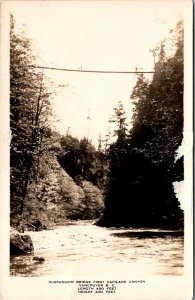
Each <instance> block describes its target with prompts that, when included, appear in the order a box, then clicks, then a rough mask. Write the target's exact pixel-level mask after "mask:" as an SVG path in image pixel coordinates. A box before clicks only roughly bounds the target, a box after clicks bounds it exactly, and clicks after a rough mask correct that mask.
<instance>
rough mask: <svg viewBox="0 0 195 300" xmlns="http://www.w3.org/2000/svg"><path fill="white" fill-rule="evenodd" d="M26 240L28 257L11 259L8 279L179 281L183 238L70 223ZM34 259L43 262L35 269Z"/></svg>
mask: <svg viewBox="0 0 195 300" xmlns="http://www.w3.org/2000/svg"><path fill="white" fill-rule="evenodd" d="M25 233H27V234H30V236H31V238H32V240H33V244H34V248H35V252H34V254H33V255H22V256H12V257H11V259H10V275H12V276H27V277H32V276H33V277H40V276H55V275H63V274H64V275H65V274H66V275H67V276H68V275H71V276H73V275H74V274H76V273H77V274H78V273H80V274H82V273H86V274H88V273H90V272H93V273H94V272H97V274H98V273H99V274H102V272H104V271H105V272H106V271H107V272H110V273H113V272H115V274H116V273H117V272H119V273H120V271H121V273H123V274H124V272H128V273H130V274H133V275H134V276H135V275H139V276H148V275H149V276H150V275H151V276H155V275H182V274H183V256H184V238H183V235H182V234H181V233H180V232H178V233H175V232H172V231H162V230H158V229H156V230H148V229H139V230H136V229H132V228H129V229H125V228H103V227H98V226H95V225H93V224H92V222H89V221H77V222H69V223H67V224H66V225H59V226H55V227H54V228H53V229H52V230H43V231H40V232H33V231H32V232H25ZM33 256H40V257H44V258H45V261H44V262H42V263H40V262H36V261H34V260H33Z"/></svg>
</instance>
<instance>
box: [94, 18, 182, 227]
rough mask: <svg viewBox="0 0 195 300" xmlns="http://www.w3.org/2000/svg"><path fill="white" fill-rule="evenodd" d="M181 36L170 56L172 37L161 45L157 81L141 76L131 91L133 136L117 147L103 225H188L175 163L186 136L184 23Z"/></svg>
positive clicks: (178, 29)
mask: <svg viewBox="0 0 195 300" xmlns="http://www.w3.org/2000/svg"><path fill="white" fill-rule="evenodd" d="M175 36H177V39H176V38H175ZM175 36H174V38H173V37H172V53H171V54H170V53H168V54H166V51H165V49H166V41H165V42H164V43H161V45H160V47H159V49H158V53H157V54H158V60H157V62H156V64H155V72H154V75H153V78H152V80H151V82H149V81H148V80H146V79H145V78H144V76H143V74H142V75H139V76H138V79H137V83H136V85H135V87H134V89H133V92H132V95H131V99H132V100H133V104H134V115H133V128H132V129H131V130H130V137H129V139H128V142H126V147H120V145H121V144H120V143H119V142H118V145H117V141H116V143H115V144H114V145H113V146H112V147H111V150H112V151H111V153H112V159H111V164H110V173H109V187H108V193H107V198H106V207H105V212H104V216H103V218H102V219H101V220H100V222H99V223H100V224H104V225H105V224H107V225H116V224H118V225H122V226H150V227H151V226H152V227H153V226H164V227H171V226H172V227H174V226H182V224H179V222H180V220H181V218H182V217H181V216H182V213H181V210H180V209H179V202H178V199H177V198H176V196H175V194H174V190H173V185H172V183H173V181H174V180H175V179H176V178H177V179H178V177H179V178H180V179H182V177H183V174H182V171H183V170H182V169H183V168H182V166H181V164H182V161H181V162H179V165H178V164H176V163H175V156H176V152H177V149H178V147H179V146H180V145H181V142H182V137H183V24H182V22H179V23H178V24H177V27H176V30H175ZM168 42H169V43H170V41H167V43H168ZM118 141H119V139H118ZM116 146H117V147H116ZM178 172H179V173H180V174H179V176H178Z"/></svg>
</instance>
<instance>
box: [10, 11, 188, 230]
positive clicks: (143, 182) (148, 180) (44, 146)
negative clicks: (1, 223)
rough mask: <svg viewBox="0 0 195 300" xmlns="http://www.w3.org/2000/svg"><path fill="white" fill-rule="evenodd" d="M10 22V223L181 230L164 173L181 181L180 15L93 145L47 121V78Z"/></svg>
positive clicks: (180, 214)
mask: <svg viewBox="0 0 195 300" xmlns="http://www.w3.org/2000/svg"><path fill="white" fill-rule="evenodd" d="M14 25H15V24H14V18H13V16H11V22H10V129H11V134H12V138H11V143H10V225H11V226H12V227H14V228H16V229H18V230H19V231H23V230H42V229H47V228H50V227H51V226H53V225H54V224H60V223H64V222H66V221H68V220H94V223H95V224H96V225H98V226H104V227H110V226H115V227H137V228H138V227H139V228H141V227H147V228H166V229H181V230H182V229H183V225H184V224H183V220H184V216H183V210H182V209H181V208H180V203H179V200H178V199H177V197H176V194H175V191H174V187H173V182H175V181H182V180H184V171H183V169H184V167H183V164H184V158H183V156H178V149H179V147H180V146H181V144H182V139H183V81H184V80H183V77H184V76H183V68H184V61H183V56H184V55H183V47H184V46H183V35H184V33H183V22H182V21H180V22H178V23H177V25H176V27H175V28H174V29H172V30H171V32H170V35H169V37H167V39H165V40H163V41H162V42H161V43H160V44H159V45H157V47H156V48H155V49H154V50H153V54H154V57H155V65H154V73H153V76H152V79H151V80H149V79H147V78H146V77H145V76H144V74H143V73H139V74H138V75H137V82H136V84H135V86H134V88H133V91H132V93H131V95H130V98H129V102H130V103H131V105H132V107H133V117H132V120H131V123H128V122H127V113H126V111H125V109H124V106H123V104H122V102H120V101H119V103H118V105H117V107H114V108H113V116H112V118H111V119H110V120H108V124H109V122H110V123H112V124H113V126H114V128H115V129H114V130H113V132H110V133H109V134H108V135H107V136H106V139H105V140H102V139H101V138H100V139H99V145H98V147H97V148H96V147H95V146H94V145H93V144H92V141H91V140H90V139H88V138H87V137H83V138H82V139H78V138H77V137H75V136H72V135H71V134H69V133H67V134H66V135H61V134H60V133H59V132H57V131H55V130H54V129H53V127H52V123H51V118H50V116H51V115H52V108H51V98H52V97H55V95H52V94H51V92H49V88H48V87H49V85H50V83H49V81H48V78H46V76H45V75H44V74H43V72H41V70H40V69H36V68H34V67H33V66H34V65H35V64H36V57H35V56H34V54H33V50H32V46H31V40H30V38H29V37H28V36H26V34H25V32H21V33H16V31H15V26H14Z"/></svg>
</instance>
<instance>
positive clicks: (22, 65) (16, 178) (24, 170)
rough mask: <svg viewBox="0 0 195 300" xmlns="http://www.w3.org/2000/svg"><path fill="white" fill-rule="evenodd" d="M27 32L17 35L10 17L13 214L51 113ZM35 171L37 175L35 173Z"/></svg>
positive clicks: (20, 208)
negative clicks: (36, 68)
mask: <svg viewBox="0 0 195 300" xmlns="http://www.w3.org/2000/svg"><path fill="white" fill-rule="evenodd" d="M34 60H35V58H34V57H33V54H32V50H31V42H30V39H28V38H27V37H26V36H25V33H24V32H22V33H16V31H15V25H14V18H13V16H11V18H10V129H11V133H12V139H11V144H10V198H11V201H10V202H11V215H14V214H17V213H20V214H21V213H22V211H23V206H24V199H25V197H26V194H27V187H28V184H29V182H30V180H31V179H32V173H31V172H32V170H33V167H35V165H37V164H38V158H39V155H38V152H39V150H40V148H41V147H42V146H43V143H42V136H43V131H44V128H45V127H46V126H47V118H48V114H49V106H50V104H49V94H48V92H47V89H46V87H45V84H44V77H43V74H42V73H39V72H35V69H34V68H32V65H33V64H34ZM35 173H36V172H34V174H35Z"/></svg>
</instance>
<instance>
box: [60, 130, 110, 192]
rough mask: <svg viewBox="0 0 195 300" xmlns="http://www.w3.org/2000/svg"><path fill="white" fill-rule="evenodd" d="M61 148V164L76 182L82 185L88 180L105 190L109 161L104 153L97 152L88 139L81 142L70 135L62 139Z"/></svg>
mask: <svg viewBox="0 0 195 300" xmlns="http://www.w3.org/2000/svg"><path fill="white" fill-rule="evenodd" d="M61 146H62V152H61V153H60V155H59V156H58V159H59V162H60V164H61V166H62V167H63V168H64V169H65V170H66V172H67V173H68V174H69V175H70V176H71V177H72V178H73V179H74V180H75V182H77V183H78V184H80V183H81V182H82V181H83V180H86V181H90V182H92V183H93V184H94V185H96V186H98V187H99V188H101V189H104V188H105V184H106V180H107V159H106V156H105V154H104V153H103V152H102V151H97V150H96V149H95V147H94V146H93V145H92V144H91V142H90V141H89V140H88V139H86V138H83V139H81V140H80V141H79V140H78V139H76V138H73V137H72V136H70V135H68V136H66V137H63V138H62V141H61Z"/></svg>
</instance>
